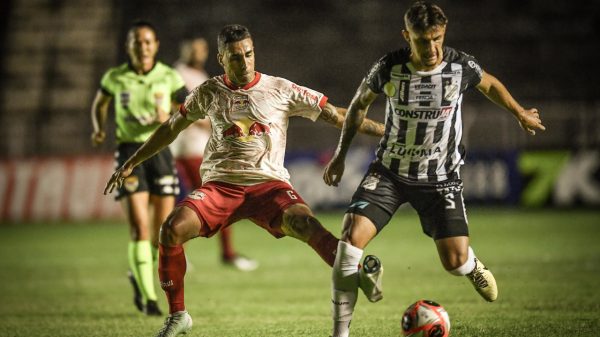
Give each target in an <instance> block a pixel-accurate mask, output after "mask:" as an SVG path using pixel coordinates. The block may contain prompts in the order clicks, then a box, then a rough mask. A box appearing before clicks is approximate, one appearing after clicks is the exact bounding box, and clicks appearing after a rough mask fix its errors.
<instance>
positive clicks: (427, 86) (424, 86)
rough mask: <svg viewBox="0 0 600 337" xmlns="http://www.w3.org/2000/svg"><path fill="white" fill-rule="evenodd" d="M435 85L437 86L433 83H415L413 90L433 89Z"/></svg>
mask: <svg viewBox="0 0 600 337" xmlns="http://www.w3.org/2000/svg"><path fill="white" fill-rule="evenodd" d="M435 87H437V84H435V83H420V84H415V90H432V89H435Z"/></svg>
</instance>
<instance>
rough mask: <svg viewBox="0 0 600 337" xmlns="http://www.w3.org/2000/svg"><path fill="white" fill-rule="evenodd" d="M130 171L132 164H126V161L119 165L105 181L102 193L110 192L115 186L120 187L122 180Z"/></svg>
mask: <svg viewBox="0 0 600 337" xmlns="http://www.w3.org/2000/svg"><path fill="white" fill-rule="evenodd" d="M132 171H133V166H130V165H127V163H125V164H124V165H123V166H121V167H119V168H118V169H117V170H116V171H115V173H113V175H112V176H111V177H110V179H109V180H108V182H107V183H106V187H105V188H104V195H107V194H109V193H112V191H113V190H114V189H115V188H118V187H121V186H122V185H123V180H125V178H127V177H129V175H130V174H131V172H132Z"/></svg>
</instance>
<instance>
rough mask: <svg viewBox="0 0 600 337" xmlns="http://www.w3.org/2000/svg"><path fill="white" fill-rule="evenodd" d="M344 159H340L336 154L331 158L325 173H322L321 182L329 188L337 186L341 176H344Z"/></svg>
mask: <svg viewBox="0 0 600 337" xmlns="http://www.w3.org/2000/svg"><path fill="white" fill-rule="evenodd" d="M344 168H345V165H344V158H340V157H339V156H338V155H337V154H335V155H334V156H333V158H331V160H330V161H329V164H327V166H326V167H325V173H323V181H325V184H327V185H329V186H337V185H338V183H339V182H340V180H342V175H344Z"/></svg>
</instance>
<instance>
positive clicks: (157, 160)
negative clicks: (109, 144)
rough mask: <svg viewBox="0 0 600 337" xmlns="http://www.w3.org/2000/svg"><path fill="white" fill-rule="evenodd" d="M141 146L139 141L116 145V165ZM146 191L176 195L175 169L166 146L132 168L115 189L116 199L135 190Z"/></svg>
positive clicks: (177, 180)
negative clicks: (120, 184) (129, 173)
mask: <svg viewBox="0 0 600 337" xmlns="http://www.w3.org/2000/svg"><path fill="white" fill-rule="evenodd" d="M140 146H142V144H141V143H121V144H119V146H118V147H117V151H116V153H115V159H116V164H117V167H121V165H123V164H124V163H125V161H127V159H128V158H129V157H130V156H131V155H133V154H134V153H135V151H137V149H138V148H139V147H140ZM145 191H148V192H150V194H154V195H158V196H169V195H174V196H177V195H178V194H179V179H178V178H177V170H176V169H175V161H174V159H173V155H172V154H171V151H170V150H169V148H168V147H165V148H164V149H163V150H161V151H160V152H158V153H157V154H155V155H154V156H152V157H151V158H148V159H147V160H146V161H144V162H143V163H141V164H140V165H138V166H137V167H135V168H134V169H133V172H132V173H131V175H130V176H129V177H127V178H125V180H124V181H123V185H122V186H121V187H120V188H118V189H117V196H116V197H115V198H116V199H117V200H118V199H120V198H122V197H124V196H128V195H131V194H133V193H137V192H145Z"/></svg>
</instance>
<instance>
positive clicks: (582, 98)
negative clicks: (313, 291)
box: [0, 0, 600, 222]
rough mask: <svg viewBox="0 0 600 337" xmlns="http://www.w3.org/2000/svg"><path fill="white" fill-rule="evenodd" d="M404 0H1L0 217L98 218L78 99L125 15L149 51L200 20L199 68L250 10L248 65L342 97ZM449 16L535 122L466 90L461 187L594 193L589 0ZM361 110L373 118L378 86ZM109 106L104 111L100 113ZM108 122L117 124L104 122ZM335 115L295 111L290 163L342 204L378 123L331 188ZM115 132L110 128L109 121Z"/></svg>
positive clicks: (598, 111) (597, 141)
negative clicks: (151, 28) (522, 121)
mask: <svg viewBox="0 0 600 337" xmlns="http://www.w3.org/2000/svg"><path fill="white" fill-rule="evenodd" d="M408 3H409V1H386V0H372V1H344V0H330V1H314V0H305V1H301V2H298V1H276V0H262V1H220V0H204V1H201V2H198V1H191V0H173V1H158V0H146V1H140V0H132V1H126V2H125V1H103V0H83V1H74V0H71V1H69V0H64V1H58V0H57V1H43V0H19V1H15V0H13V1H11V0H8V1H3V2H2V4H1V5H0V11H1V12H2V13H3V14H2V17H3V20H2V23H1V24H0V29H1V30H0V42H1V43H0V50H1V54H0V67H1V73H2V76H1V77H0V83H1V88H0V207H1V210H2V211H1V219H2V221H3V222H7V221H10V222H14V221H21V220H44V221H46V220H50V219H55V220H61V219H89V218H111V217H115V216H118V215H119V210H118V208H117V205H116V203H113V202H112V200H110V199H111V198H103V197H101V193H100V191H101V189H102V186H103V185H104V182H105V180H106V178H107V177H108V176H109V174H110V172H111V170H112V165H113V164H112V160H111V153H112V149H113V147H114V142H108V144H105V146H104V147H102V148H100V149H92V147H91V145H90V141H89V137H90V133H91V122H90V114H89V110H90V106H91V103H92V99H93V96H94V94H95V91H96V90H97V88H98V85H99V81H100V76H101V74H102V73H103V72H104V71H105V70H106V69H107V68H108V67H110V66H114V65H116V64H118V63H120V62H123V61H125V52H124V47H123V46H124V38H125V32H126V30H127V28H128V26H129V24H130V23H131V22H132V21H133V20H134V19H136V18H143V19H148V20H150V21H152V22H154V23H155V24H156V25H157V27H158V33H159V34H158V35H159V38H160V40H161V49H160V52H159V59H161V60H162V61H163V62H165V63H168V64H172V63H173V62H175V61H176V59H177V57H178V46H179V43H180V42H181V41H182V39H184V38H190V37H196V36H204V37H206V38H207V39H208V40H209V43H210V48H211V55H210V62H209V63H208V71H209V73H210V74H211V75H218V74H220V73H221V69H220V67H219V66H218V64H217V62H216V35H217V33H218V31H219V30H220V28H221V27H222V26H223V25H224V24H227V23H232V22H237V23H242V24H245V25H247V26H248V27H249V28H250V30H251V31H252V33H253V35H254V38H255V42H256V48H257V69H258V70H259V71H262V72H265V73H268V74H274V75H278V76H282V77H286V78H288V79H291V80H293V81H295V82H297V83H300V84H304V85H307V86H310V87H312V88H315V89H317V90H320V91H322V92H324V93H326V94H327V95H328V96H329V97H330V101H331V102H333V103H335V104H336V105H339V106H347V104H348V103H349V101H350V99H351V97H352V95H353V93H354V90H355V89H356V87H357V85H358V83H359V82H360V80H361V78H362V77H363V76H364V75H365V73H366V71H367V70H368V68H369V66H370V65H371V63H372V62H374V61H375V60H376V59H377V58H379V57H380V56H381V55H383V54H384V53H386V52H387V51H389V50H391V49H394V48H397V47H400V46H404V42H403V41H402V39H401V35H400V30H401V28H402V21H401V18H402V14H403V13H404V11H405V9H406V7H407V5H408ZM439 3H440V4H441V5H442V7H443V8H444V9H445V11H446V12H447V15H448V17H449V18H450V25H449V28H448V33H447V38H446V44H447V45H450V46H453V47H455V48H459V49H462V50H465V51H467V52H469V53H470V54H472V55H474V56H475V57H477V58H478V59H479V61H480V62H481V64H482V65H483V67H484V69H485V70H487V71H488V72H490V73H492V74H494V75H496V76H497V77H499V78H500V79H501V80H502V81H504V83H505V84H506V85H507V87H508V88H509V90H511V92H512V93H513V94H514V96H515V97H516V98H517V99H518V100H519V101H520V102H521V103H522V104H523V105H526V106H532V107H538V108H539V109H540V111H541V114H542V116H543V121H544V124H545V125H546V127H547V129H548V131H546V132H543V133H540V134H538V135H537V136H535V137H529V136H527V135H526V134H525V133H524V132H522V131H521V130H520V129H519V128H518V126H517V125H516V123H515V121H514V119H513V118H512V117H511V116H510V115H509V114H508V113H506V112H504V111H501V110H500V109H499V108H497V107H496V106H494V105H493V104H491V103H489V102H487V101H485V99H483V98H482V96H481V95H479V94H478V93H476V92H471V93H470V94H468V95H467V96H466V98H465V101H466V104H465V109H464V114H465V116H464V119H465V135H464V144H465V145H466V147H467V154H468V157H467V165H466V167H465V169H464V170H463V173H464V177H465V180H466V181H468V183H467V187H466V188H467V190H466V191H465V194H466V197H467V200H469V201H470V202H471V203H480V204H496V205H497V204H508V205H523V206H535V207H539V206H560V207H573V206H576V207H580V206H584V207H594V208H598V206H600V159H599V158H600V155H599V148H600V132H598V130H599V129H600V101H599V99H598V93H600V84H599V82H598V81H597V75H598V74H599V73H600V71H599V70H600V69H599V68H600V65H599V63H598V62H596V61H595V58H594V55H595V50H596V43H595V41H596V39H595V37H596V36H598V33H599V30H600V23H599V22H600V14H599V13H600V10H599V7H600V5H599V4H598V2H594V1H578V2H574V1H556V2H552V3H547V2H545V1H541V0H527V1H518V2H514V1H506V2H505V1H492V0H483V1H466V0H462V1H439ZM370 116H371V117H372V118H374V119H376V120H383V100H381V99H380V100H378V104H376V105H375V106H374V107H372V109H371V111H370ZM110 119H111V118H110V116H109V120H110ZM109 130H110V131H113V130H114V128H113V127H111V126H109ZM338 135H339V132H338V130H336V129H332V128H329V127H328V126H326V125H325V124H321V123H316V124H313V123H311V122H310V121H305V120H301V119H298V120H296V121H294V123H292V125H291V127H290V137H289V142H288V150H289V155H288V158H287V165H288V167H289V169H290V171H292V176H293V177H294V181H293V183H294V185H295V186H296V188H297V189H298V190H299V191H300V192H301V193H303V194H304V195H305V197H306V199H307V200H308V201H309V202H310V203H311V204H312V205H313V206H314V207H316V208H331V207H337V206H340V205H343V204H344V203H345V202H346V201H347V199H348V198H349V196H350V193H351V192H352V190H353V189H354V187H355V186H356V183H357V180H358V179H360V176H361V175H362V172H363V171H364V167H365V165H366V163H367V162H368V160H369V158H370V157H371V156H372V153H373V148H374V146H375V144H376V140H375V139H371V138H368V137H364V136H361V137H359V138H358V139H357V140H356V144H357V145H359V146H356V147H355V149H356V151H355V153H354V154H353V156H352V163H351V164H349V165H348V167H349V168H351V169H350V170H349V172H348V173H347V175H346V176H345V183H344V184H343V187H342V188H341V189H340V190H335V189H332V188H327V187H325V185H324V184H321V183H320V181H319V179H315V177H319V176H320V175H321V171H322V165H323V163H324V162H326V160H327V159H328V158H329V155H330V153H331V151H332V150H333V149H334V148H335V145H336V142H337V137H338ZM109 137H112V134H109Z"/></svg>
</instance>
